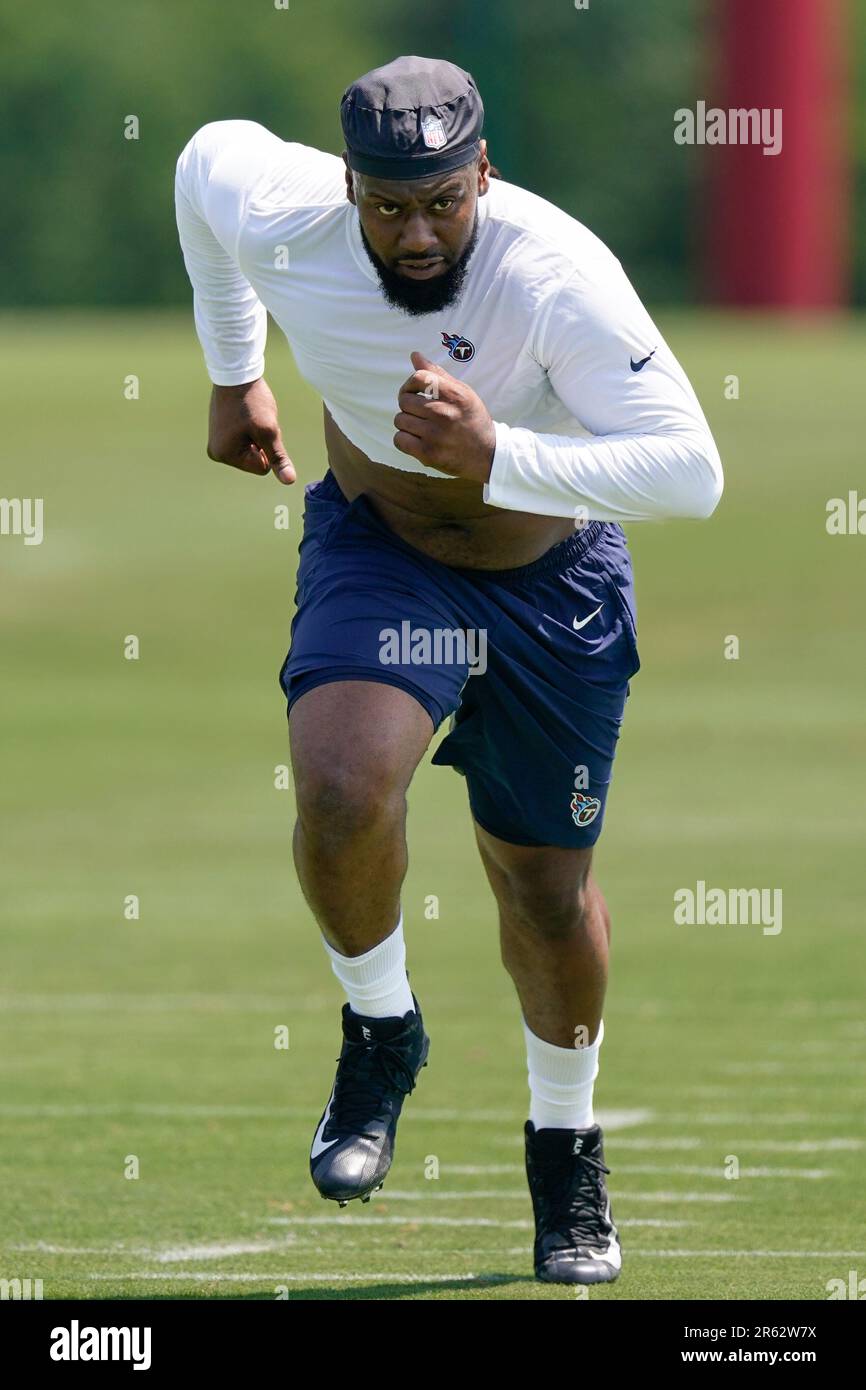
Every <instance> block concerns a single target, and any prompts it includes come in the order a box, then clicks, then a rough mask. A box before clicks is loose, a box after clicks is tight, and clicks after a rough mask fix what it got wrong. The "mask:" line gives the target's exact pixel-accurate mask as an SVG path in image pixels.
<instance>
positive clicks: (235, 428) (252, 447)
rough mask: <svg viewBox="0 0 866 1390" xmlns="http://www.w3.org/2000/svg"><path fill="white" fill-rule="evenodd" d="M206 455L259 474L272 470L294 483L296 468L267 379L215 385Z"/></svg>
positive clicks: (261, 378)
mask: <svg viewBox="0 0 866 1390" xmlns="http://www.w3.org/2000/svg"><path fill="white" fill-rule="evenodd" d="M207 456H208V458H211V459H213V460H214V461H215V462H216V463H227V464H229V466H230V467H231V468H240V469H241V470H242V472H244V473H257V474H258V475H259V476H260V477H261V476H263V475H264V474H265V473H270V472H273V474H274V477H275V478H277V479H278V480H279V481H280V482H281V483H293V482H294V481H295V470H294V468H293V466H292V461H291V459H290V458H289V456H288V454H287V453H286V450H285V448H284V446H283V441H282V437H281V435H280V425H279V421H278V419H277V403H276V401H275V400H274V397H273V392H272V391H271V388H270V387H269V386H268V383H267V382H266V381H265V379H264V377H259V379H258V381H248V382H246V383H245V384H244V385H243V386H215V387H214V388H213V391H212V392H211V398H210V418H209V423H208V441H207Z"/></svg>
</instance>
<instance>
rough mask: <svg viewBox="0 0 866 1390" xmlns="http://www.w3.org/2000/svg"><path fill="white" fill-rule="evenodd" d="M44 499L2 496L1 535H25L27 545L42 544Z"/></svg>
mask: <svg viewBox="0 0 866 1390" xmlns="http://www.w3.org/2000/svg"><path fill="white" fill-rule="evenodd" d="M43 505H44V504H43V499H42V498H41V497H0V536H23V537H24V544H25V545H41V544H42V538H43V535H44V531H43V526H42V514H43Z"/></svg>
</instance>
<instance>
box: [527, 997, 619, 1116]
mask: <svg viewBox="0 0 866 1390" xmlns="http://www.w3.org/2000/svg"><path fill="white" fill-rule="evenodd" d="M523 1031H524V1034H525V1035H526V1060H527V1064H528V1067H529V1118H530V1120H531V1121H532V1123H533V1124H534V1125H535V1128H536V1129H588V1128H589V1126H590V1125H592V1124H594V1123H595V1121H594V1119H593V1113H592V1088H593V1084H594V1082H595V1078H596V1077H597V1076H598V1050H599V1048H600V1047H601V1040H602V1038H603V1037H604V1023H603V1022H602V1023H601V1024H600V1025H599V1030H598V1036H597V1038H596V1039H595V1042H593V1043H591V1044H590V1045H589V1047H556V1046H554V1044H553V1043H549V1042H545V1041H544V1039H543V1038H537V1037H536V1036H535V1034H534V1033H532V1032H530V1030H529V1028H527V1026H526V1021H525V1020H524V1023H523Z"/></svg>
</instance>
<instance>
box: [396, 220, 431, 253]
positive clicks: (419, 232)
mask: <svg viewBox="0 0 866 1390" xmlns="http://www.w3.org/2000/svg"><path fill="white" fill-rule="evenodd" d="M439 254H440V252H439V250H438V247H437V245H436V237H435V235H434V232H433V229H432V227H431V226H430V223H429V221H428V220H427V217H426V216H425V214H424V212H423V211H421V210H420V209H419V211H417V212H412V213H409V215H408V216H407V218H406V221H405V222H404V223H403V229H402V231H401V233H400V239H399V241H398V242H397V256H398V257H400V256H415V257H417V258H418V259H419V260H420V259H421V258H422V257H423V256H437V255H439Z"/></svg>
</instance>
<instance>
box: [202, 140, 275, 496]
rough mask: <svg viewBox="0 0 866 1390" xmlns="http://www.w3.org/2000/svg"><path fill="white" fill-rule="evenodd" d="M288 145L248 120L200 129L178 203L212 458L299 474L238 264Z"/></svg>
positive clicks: (261, 318) (260, 320)
mask: <svg viewBox="0 0 866 1390" xmlns="http://www.w3.org/2000/svg"><path fill="white" fill-rule="evenodd" d="M281 147H282V141H280V140H278V138H277V137H276V136H275V135H272V134H271V133H270V132H269V131H267V130H265V129H264V127H263V126H259V125H256V124H255V123H254V122H252V121H217V122H214V123H213V124H211V125H206V126H203V127H202V129H201V130H199V131H198V132H197V133H196V134H195V135H194V136H193V138H192V139H191V140H190V142H189V144H188V145H187V146H186V148H185V149H184V150H183V152H182V153H181V156H180V158H179V160H178V162H177V173H176V177H175V206H176V211H177V226H178V233H179V235H180V244H181V249H182V251H183V258H184V264H185V265H186V269H187V274H188V275H189V278H190V281H191V283H192V287H193V303H194V313H195V326H196V332H197V334H198V337H199V341H200V343H201V345H202V349H203V352H204V357H205V363H206V366H207V371H208V375H209V376H210V379H211V381H212V382H213V392H212V394H211V405H210V428H209V434H208V448H207V452H208V456H209V457H210V458H212V459H215V460H217V461H218V462H221V463H227V464H230V465H231V466H232V467H234V468H240V469H242V470H243V471H244V472H248V473H257V474H264V473H267V472H269V471H271V470H273V472H274V473H275V475H276V476H277V477H278V478H279V480H280V481H281V482H285V483H290V482H294V479H295V473H294V469H293V468H292V465H291V462H290V460H289V458H288V456H287V454H286V451H285V449H284V447H283V443H282V439H281V438H280V430H279V424H278V420H277V407H276V402H275V401H274V398H273V395H272V393H271V391H270V388H269V387H268V385H267V383H266V382H265V381H264V370H265V356H264V353H265V339H266V336H267V313H266V311H265V308H264V305H263V304H262V303H261V302H260V301H259V298H258V296H257V295H256V293H255V291H254V290H253V288H252V286H251V285H250V284H249V282H248V280H247V279H246V278H245V276H244V275H243V273H242V272H241V270H240V268H239V265H238V244H239V241H240V236H241V232H242V230H243V224H244V220H245V218H246V212H247V200H248V197H249V193H250V190H251V189H252V187H253V186H254V184H255V181H256V178H257V176H258V172H259V171H260V170H261V171H264V169H266V168H267V166H268V164H269V163H270V162H271V161H272V160H273V158H274V155H275V153H276V152H277V150H279V149H280V148H281Z"/></svg>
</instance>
